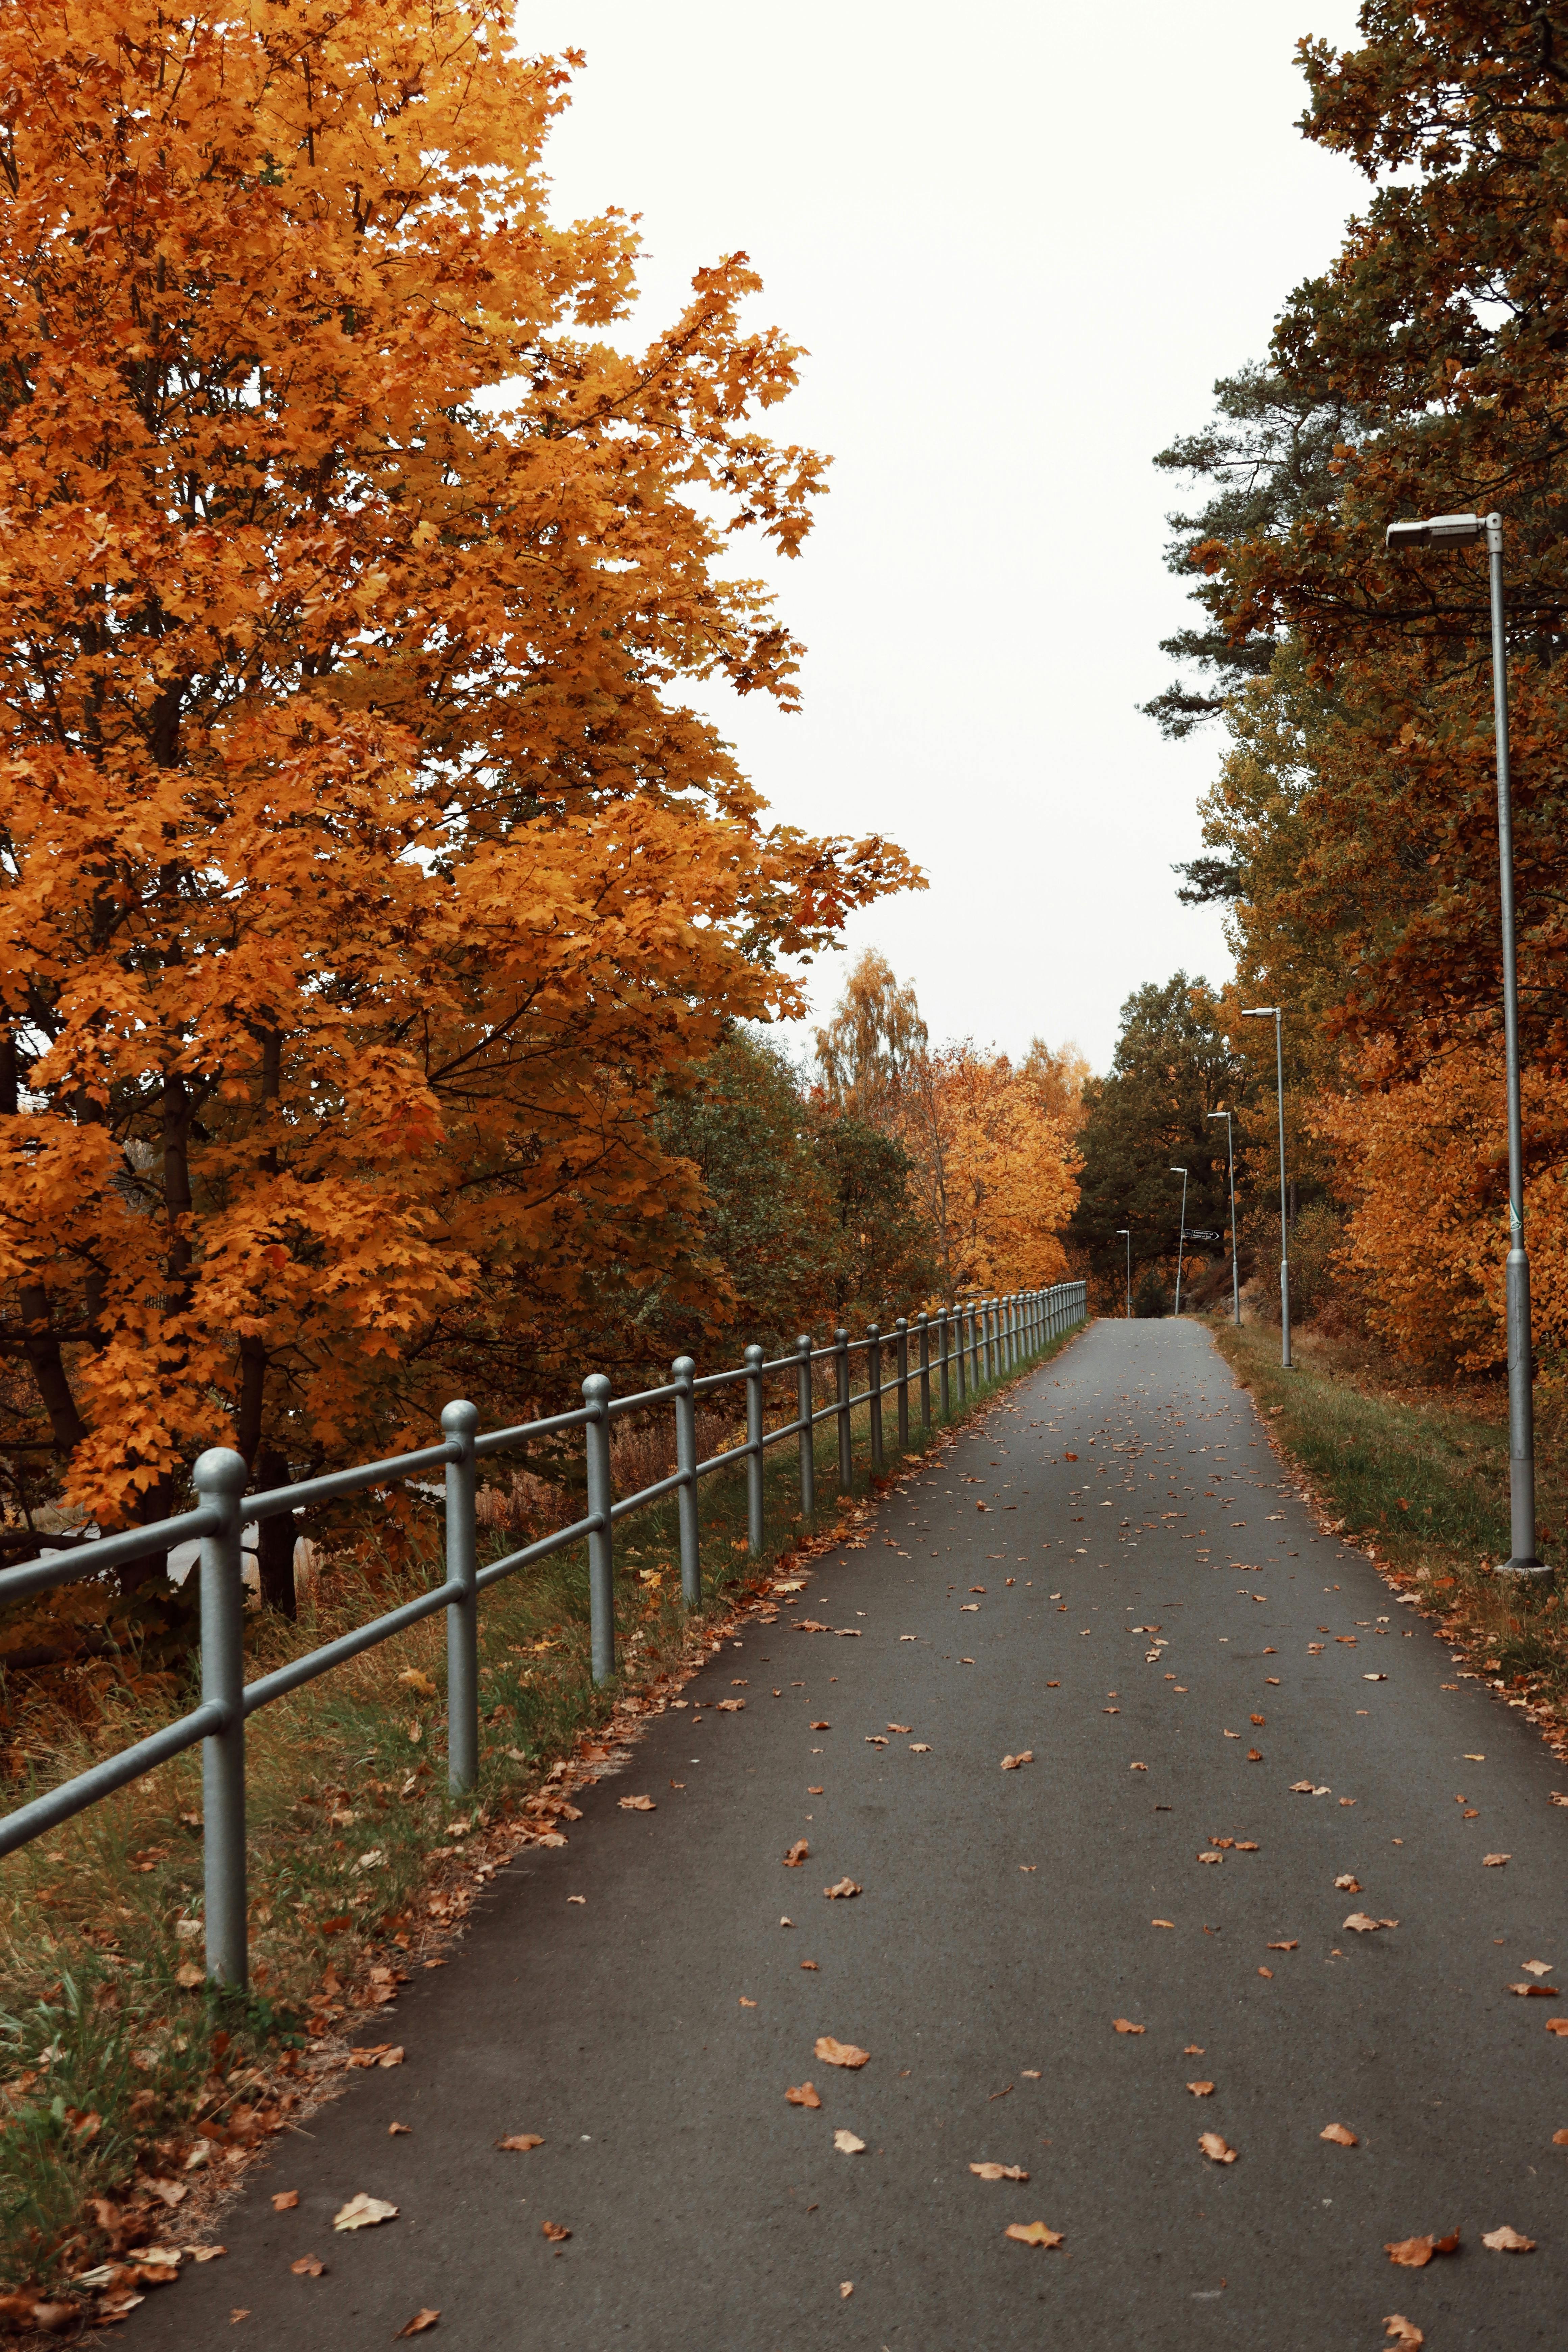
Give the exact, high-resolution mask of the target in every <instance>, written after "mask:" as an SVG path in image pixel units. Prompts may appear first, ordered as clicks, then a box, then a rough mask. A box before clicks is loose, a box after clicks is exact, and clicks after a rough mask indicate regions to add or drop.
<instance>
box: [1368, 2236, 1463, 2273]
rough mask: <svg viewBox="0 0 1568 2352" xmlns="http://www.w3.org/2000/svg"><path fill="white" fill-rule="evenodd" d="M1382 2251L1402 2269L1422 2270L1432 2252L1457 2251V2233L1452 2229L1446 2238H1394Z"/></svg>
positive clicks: (1448, 2252)
mask: <svg viewBox="0 0 1568 2352" xmlns="http://www.w3.org/2000/svg"><path fill="white" fill-rule="evenodd" d="M1383 2251H1384V2253H1385V2254H1386V2255H1387V2256H1388V2259H1389V2261H1390V2262H1391V2263H1398V2264H1399V2266H1400V2268H1401V2269H1402V2270H1407V2271H1424V2270H1425V2269H1426V2265H1427V2263H1429V2262H1430V2261H1431V2259H1432V2257H1433V2255H1434V2254H1457V2253H1458V2251H1459V2233H1458V2230H1452V2231H1449V2233H1448V2235H1447V2237H1446V2238H1395V2239H1394V2241H1393V2242H1392V2243H1391V2244H1388V2245H1385V2246H1384V2250H1383Z"/></svg>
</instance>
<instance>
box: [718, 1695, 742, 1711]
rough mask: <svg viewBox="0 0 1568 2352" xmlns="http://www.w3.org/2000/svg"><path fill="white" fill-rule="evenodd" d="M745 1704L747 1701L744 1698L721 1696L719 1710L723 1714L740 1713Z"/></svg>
mask: <svg viewBox="0 0 1568 2352" xmlns="http://www.w3.org/2000/svg"><path fill="white" fill-rule="evenodd" d="M745 1704H746V1702H745V1700H744V1699H743V1698H721V1700H720V1702H719V1706H718V1712H719V1714H721V1715H739V1714H740V1712H741V1709H742V1707H743V1706H745Z"/></svg>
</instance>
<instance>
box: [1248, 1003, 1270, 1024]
mask: <svg viewBox="0 0 1568 2352" xmlns="http://www.w3.org/2000/svg"><path fill="white" fill-rule="evenodd" d="M1278 1012H1279V1006H1278V1005H1277V1004H1246V1005H1243V1006H1242V1008H1241V1017H1242V1019H1243V1020H1244V1021H1262V1020H1264V1019H1266V1018H1267V1017H1268V1016H1269V1015H1271V1014H1273V1013H1278Z"/></svg>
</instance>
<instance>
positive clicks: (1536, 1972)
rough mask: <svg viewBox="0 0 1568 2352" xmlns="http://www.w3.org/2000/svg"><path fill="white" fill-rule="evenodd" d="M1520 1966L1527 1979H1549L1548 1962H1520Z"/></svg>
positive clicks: (1550, 1971)
mask: <svg viewBox="0 0 1568 2352" xmlns="http://www.w3.org/2000/svg"><path fill="white" fill-rule="evenodd" d="M1520 1966H1521V1968H1522V1969H1523V1970H1524V1973H1525V1975H1526V1976H1527V1977H1549V1976H1550V1975H1551V1974H1552V1963H1551V1961H1550V1960H1521V1962H1520Z"/></svg>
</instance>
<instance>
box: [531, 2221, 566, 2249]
mask: <svg viewBox="0 0 1568 2352" xmlns="http://www.w3.org/2000/svg"><path fill="white" fill-rule="evenodd" d="M539 2227H540V2230H541V2231H542V2234H543V2235H544V2236H545V2237H547V2238H548V2239H549V2241H550V2242H551V2244H552V2246H559V2245H563V2244H564V2242H565V2241H566V2240H567V2239H568V2238H569V2237H570V2236H571V2235H572V2232H571V2231H570V2230H565V2229H563V2228H562V2226H561V2223H560V2222H559V2221H541V2223H540V2225H539Z"/></svg>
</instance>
